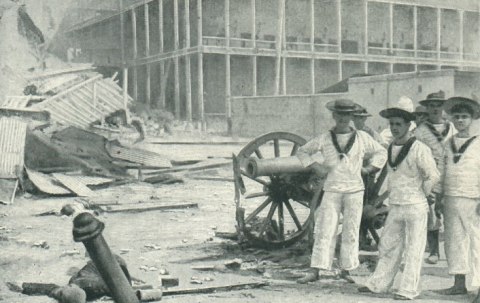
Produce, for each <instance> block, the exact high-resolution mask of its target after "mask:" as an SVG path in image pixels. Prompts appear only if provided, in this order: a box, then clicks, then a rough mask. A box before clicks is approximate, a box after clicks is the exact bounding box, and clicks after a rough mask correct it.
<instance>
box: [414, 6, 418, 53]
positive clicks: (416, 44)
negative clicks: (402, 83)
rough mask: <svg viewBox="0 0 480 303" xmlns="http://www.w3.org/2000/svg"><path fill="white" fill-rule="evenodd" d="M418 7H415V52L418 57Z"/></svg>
mask: <svg viewBox="0 0 480 303" xmlns="http://www.w3.org/2000/svg"><path fill="white" fill-rule="evenodd" d="M417 40H418V8H417V6H416V5H415V6H414V7H413V52H414V56H415V58H416V57H417V49H418V41H417Z"/></svg>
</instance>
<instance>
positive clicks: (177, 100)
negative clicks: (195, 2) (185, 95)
mask: <svg viewBox="0 0 480 303" xmlns="http://www.w3.org/2000/svg"><path fill="white" fill-rule="evenodd" d="M178 35H179V33H178V0H173V36H174V50H178V48H179V36H178ZM179 65H180V63H179V59H178V56H175V57H174V78H175V96H174V98H175V118H177V119H179V118H180V66H179Z"/></svg>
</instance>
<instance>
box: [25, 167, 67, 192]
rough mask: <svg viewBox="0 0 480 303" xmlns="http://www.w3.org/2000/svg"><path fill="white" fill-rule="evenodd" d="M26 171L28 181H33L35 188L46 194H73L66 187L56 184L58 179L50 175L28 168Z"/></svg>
mask: <svg viewBox="0 0 480 303" xmlns="http://www.w3.org/2000/svg"><path fill="white" fill-rule="evenodd" d="M25 171H26V172H27V176H28V179H30V181H32V183H33V184H34V185H35V187H37V188H38V189H39V190H40V191H42V192H44V193H46V194H50V195H68V194H71V193H72V192H71V191H70V190H68V189H66V188H65V187H63V186H59V185H57V184H55V181H56V179H55V178H53V177H51V176H49V175H46V174H42V173H40V172H36V171H33V170H30V169H28V168H25Z"/></svg>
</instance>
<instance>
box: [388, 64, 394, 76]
mask: <svg viewBox="0 0 480 303" xmlns="http://www.w3.org/2000/svg"><path fill="white" fill-rule="evenodd" d="M388 69H389V73H390V74H393V63H390V64H389V65H388Z"/></svg>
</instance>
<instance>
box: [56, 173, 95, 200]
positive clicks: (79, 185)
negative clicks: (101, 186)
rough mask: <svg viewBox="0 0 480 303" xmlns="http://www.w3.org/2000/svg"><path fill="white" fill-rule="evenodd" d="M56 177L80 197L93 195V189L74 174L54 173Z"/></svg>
mask: <svg viewBox="0 0 480 303" xmlns="http://www.w3.org/2000/svg"><path fill="white" fill-rule="evenodd" d="M53 176H54V177H55V179H57V180H58V181H59V182H60V183H62V184H63V185H64V186H65V187H66V188H68V189H70V190H71V191H73V192H74V193H76V194H77V195H78V196H80V197H88V196H92V195H93V191H92V190H91V189H90V188H88V187H87V186H86V185H85V184H84V183H83V182H82V181H81V180H80V179H77V178H76V177H74V176H67V175H64V174H58V173H56V174H53Z"/></svg>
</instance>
